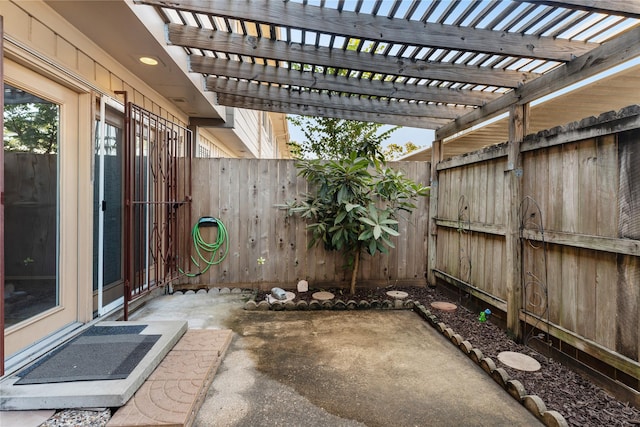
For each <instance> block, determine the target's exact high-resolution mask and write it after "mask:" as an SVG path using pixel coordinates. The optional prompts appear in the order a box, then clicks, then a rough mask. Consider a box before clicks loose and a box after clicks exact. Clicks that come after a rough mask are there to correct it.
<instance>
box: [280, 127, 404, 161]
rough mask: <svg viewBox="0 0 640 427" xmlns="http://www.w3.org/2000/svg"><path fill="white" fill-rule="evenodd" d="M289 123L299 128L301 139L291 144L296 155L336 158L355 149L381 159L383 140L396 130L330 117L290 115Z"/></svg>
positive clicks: (344, 155) (298, 156)
mask: <svg viewBox="0 0 640 427" xmlns="http://www.w3.org/2000/svg"><path fill="white" fill-rule="evenodd" d="M288 120H289V122H290V123H291V124H293V125H295V126H297V127H299V128H300V129H302V132H303V134H304V137H305V141H303V142H294V143H291V146H292V153H293V154H294V157H296V158H318V159H330V160H337V159H341V158H344V157H346V156H348V155H349V153H352V152H355V153H356V154H357V155H358V156H360V157H366V158H369V159H378V160H381V161H382V160H384V155H383V153H382V143H383V142H384V141H385V140H387V139H388V138H389V136H390V135H391V134H392V133H393V132H395V131H396V130H397V129H399V127H398V126H396V127H392V128H391V129H389V130H386V131H384V132H380V128H381V127H382V126H384V125H382V124H379V123H367V122H359V121H356V120H344V119H336V118H329V117H307V116H289V117H288Z"/></svg>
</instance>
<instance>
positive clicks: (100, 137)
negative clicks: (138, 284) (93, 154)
mask: <svg viewBox="0 0 640 427" xmlns="http://www.w3.org/2000/svg"><path fill="white" fill-rule="evenodd" d="M107 106H109V107H111V108H113V109H115V110H117V111H118V112H120V113H122V121H123V125H124V105H123V104H121V103H120V102H118V101H117V100H115V99H113V98H111V97H109V96H107V95H102V96H100V108H99V112H98V113H99V115H98V118H99V125H98V134H97V135H96V137H97V139H96V141H98V142H99V144H100V146H101V147H102V146H104V144H105V130H106V125H107V121H106V107H107ZM122 136H123V139H122V141H120V142H121V144H122V147H121V148H122V150H124V126H123V129H122ZM104 157H105V153H104V150H101V151H100V157H99V162H100V167H99V168H98V170H99V171H100V174H99V176H98V174H94V180H97V181H98V192H99V194H98V203H99V205H98V219H97V220H98V248H97V252H98V254H97V255H98V263H97V265H96V266H95V268H97V281H98V289H97V293H98V295H97V297H98V304H97V311H98V317H101V316H104V315H105V314H107V313H109V312H111V311H112V310H114V309H116V308H118V307H120V306H121V305H122V304H124V274H123V277H122V296H120V297H118V298H117V299H115V300H114V301H111V302H109V303H108V304H106V305H104V216H105V214H104V210H103V209H102V206H100V204H101V202H102V201H103V200H104V197H105V196H104V191H105V178H104V173H105V170H104V164H105V162H104ZM123 163H124V162H123ZM123 166H124V165H123ZM95 170H96V169H95V167H94V171H95ZM122 185H123V186H124V182H123V183H122ZM122 201H123V208H124V193H123V194H122ZM122 225H123V226H124V218H122ZM122 249H123V245H122V244H121V245H120V251H121V252H120V258H121V259H122V258H123V252H122ZM121 265H122V264H121ZM121 273H123V270H121Z"/></svg>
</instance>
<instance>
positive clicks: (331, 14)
mask: <svg viewBox="0 0 640 427" xmlns="http://www.w3.org/2000/svg"><path fill="white" fill-rule="evenodd" d="M143 3H146V4H151V5H155V6H164V7H169V8H178V9H181V10H187V11H190V12H194V13H202V14H207V15H215V16H220V17H224V18H230V19H240V20H246V21H253V22H257V23H260V24H269V25H274V26H281V27H290V28H300V29H304V30H306V31H314V32H318V33H323V34H333V35H336V36H341V37H345V38H354V39H360V40H373V41H381V42H385V43H391V44H406V45H411V46H419V47H432V48H442V49H452V50H461V51H471V52H484V53H489V54H494V55H505V56H517V57H523V58H536V59H545V60H552V61H562V62H564V61H569V60H571V59H572V58H573V57H574V56H576V55H580V54H583V53H586V52H587V51H589V50H591V49H593V48H594V47H596V45H594V44H591V43H585V42H576V41H570V40H561V39H554V38H552V37H539V36H532V35H526V34H519V33H509V32H506V31H493V30H485V29H478V28H468V27H460V26H454V25H445V24H435V23H429V22H420V21H410V20H406V19H398V18H388V17H382V16H373V15H368V14H359V13H355V12H350V11H346V10H342V11H338V10H337V9H332V8H328V7H318V6H311V5H302V4H298V3H292V2H283V1H270V2H255V3H252V5H251V7H247V4H246V3H244V2H239V1H237V0H206V1H204V0H172V1H162V0H144V1H143Z"/></svg>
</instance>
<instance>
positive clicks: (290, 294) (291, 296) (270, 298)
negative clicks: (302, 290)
mask: <svg viewBox="0 0 640 427" xmlns="http://www.w3.org/2000/svg"><path fill="white" fill-rule="evenodd" d="M285 295H286V296H287V297H286V298H285V299H277V298H274V297H273V295H267V301H268V302H269V304H273V303H274V302H281V303H283V304H284V303H285V302H287V301H291V300H292V299H294V298H295V297H296V294H294V293H293V292H289V291H286V292H285Z"/></svg>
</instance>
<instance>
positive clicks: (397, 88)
mask: <svg viewBox="0 0 640 427" xmlns="http://www.w3.org/2000/svg"><path fill="white" fill-rule="evenodd" d="M189 63H190V70H191V71H193V72H196V73H201V74H207V75H215V76H226V77H231V78H236V79H244V80H255V81H260V82H269V83H278V84H281V85H289V86H298V87H306V88H312V89H319V90H330V91H336V92H345V93H357V94H361V95H367V96H376V97H387V98H399V99H412V100H416V101H426V102H442V103H446V104H460V105H476V106H480V105H484V104H486V103H487V102H489V101H491V100H494V99H497V98H498V97H499V96H500V93H496V92H483V91H479V90H468V89H449V88H440V87H433V86H428V85H415V84H405V83H399V82H390V81H383V80H368V79H358V78H350V77H346V76H336V75H328V74H322V73H313V72H310V71H297V70H290V69H287V68H283V67H273V66H269V65H262V64H256V63H254V64H251V63H248V62H240V61H232V60H229V59H221V58H211V57H207V56H201V55H191V56H190V57H189ZM209 78H211V77H209Z"/></svg>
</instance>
